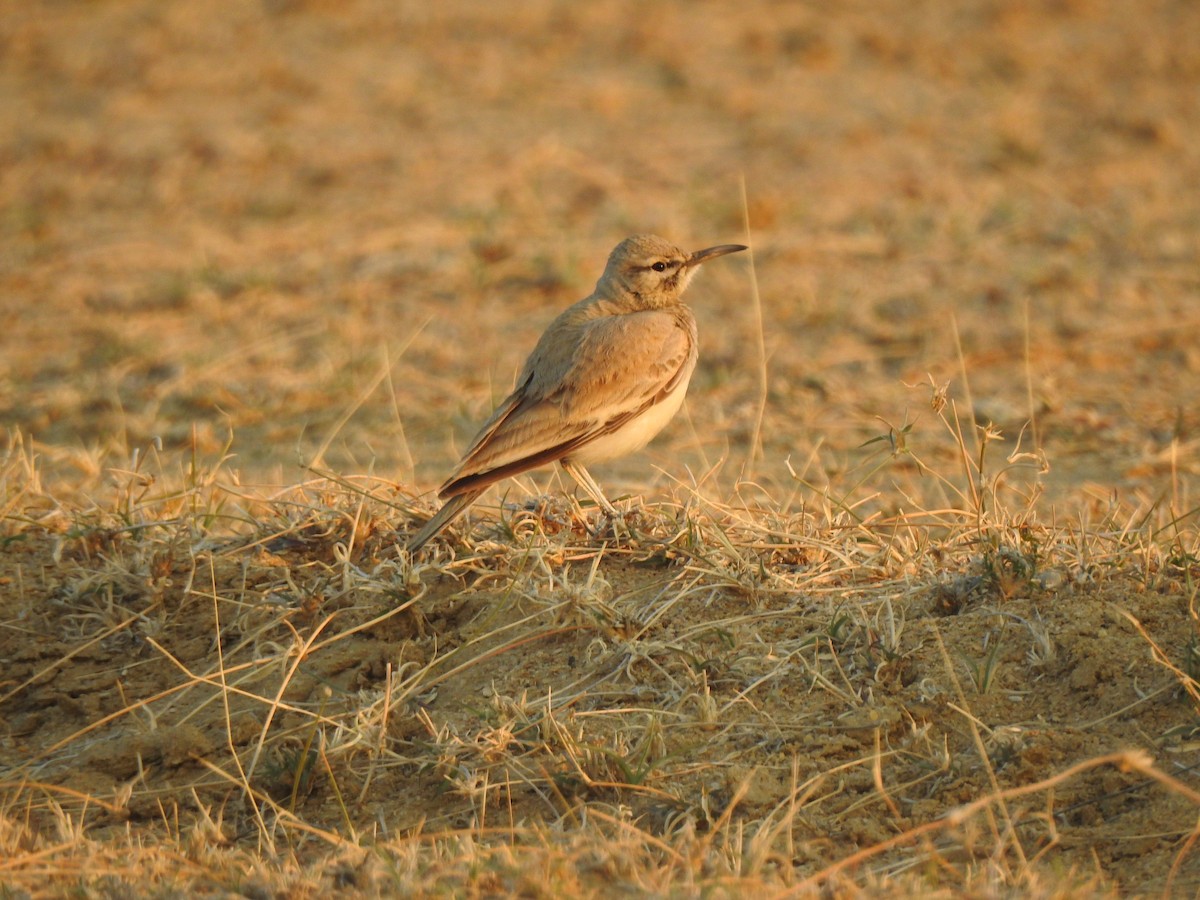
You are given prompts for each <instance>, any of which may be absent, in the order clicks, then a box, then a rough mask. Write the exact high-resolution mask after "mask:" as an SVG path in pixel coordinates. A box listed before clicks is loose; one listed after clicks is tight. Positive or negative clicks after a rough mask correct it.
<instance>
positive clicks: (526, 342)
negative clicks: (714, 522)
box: [0, 0, 1200, 498]
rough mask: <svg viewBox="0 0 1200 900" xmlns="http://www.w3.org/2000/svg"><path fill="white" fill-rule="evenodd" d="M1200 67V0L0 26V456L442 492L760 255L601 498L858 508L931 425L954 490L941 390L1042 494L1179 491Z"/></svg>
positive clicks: (722, 288) (329, 6) (251, 10)
mask: <svg viewBox="0 0 1200 900" xmlns="http://www.w3.org/2000/svg"><path fill="white" fill-rule="evenodd" d="M1197 48H1200V4H1197V3H1195V2H1193V0H1161V2H1141V0H1108V2H1106V0H1044V2H1020V0H1017V2H1001V0H996V2H984V0H974V2H966V3H955V4H938V3H932V4H913V3H910V2H906V0H883V2H872V3H848V4H833V5H830V4H815V3H794V2H772V0H744V2H741V3H737V4H731V3H722V2H716V0H700V2H689V3H655V4H646V3H638V2H632V0H592V2H588V3H572V2H566V0H530V2H523V3H520V4H495V3H493V4H486V3H479V2H463V0H442V2H438V3H417V2H396V0H388V2H384V0H359V2H345V3H343V2H337V3H335V2H328V0H311V2H304V0H262V2H245V0H236V2H235V0H209V2H206V3H203V4H199V3H185V2H164V0H97V2H69V0H45V2H20V3H18V2H8V3H4V4H3V15H2V16H0V329H2V333H3V339H2V340H3V343H2V344H0V425H2V426H3V427H4V429H5V430H6V433H7V435H8V439H9V441H10V442H11V441H13V440H15V436H16V435H20V436H21V438H22V440H24V441H25V442H26V444H25V446H26V447H27V448H28V447H30V446H32V447H33V449H35V450H36V452H37V453H38V454H39V455H40V456H41V458H42V466H43V468H44V471H45V473H46V476H47V477H50V478H56V479H61V482H62V484H64V485H67V484H86V483H88V481H89V480H91V479H96V478H102V477H103V474H102V472H103V469H104V467H105V466H120V465H127V464H128V460H129V459H130V457H131V454H132V452H133V451H134V450H136V449H138V448H145V447H146V446H148V445H149V444H150V443H151V442H153V441H154V440H156V439H160V440H161V442H162V444H163V447H164V450H165V451H167V452H168V453H178V454H181V455H182V456H183V457H186V456H187V455H188V454H189V453H190V452H191V449H192V448H193V447H194V448H195V449H196V450H197V451H198V452H199V453H200V454H201V455H210V456H216V455H219V454H220V453H221V451H222V448H223V447H225V445H226V443H227V442H228V441H229V440H230V436H231V435H232V445H231V447H230V451H231V452H232V453H234V454H235V458H234V460H233V462H232V465H233V467H234V468H236V469H237V470H238V471H240V473H241V478H242V480H243V481H244V482H254V483H257V484H261V485H268V486H269V485H276V484H289V483H292V482H295V481H298V480H302V479H304V478H306V477H308V473H307V472H306V471H305V470H303V469H302V468H301V467H300V466H299V463H301V462H311V461H313V460H314V459H319V460H320V461H321V462H322V464H323V465H324V466H325V467H326V468H329V469H332V470H334V471H338V472H340V473H342V474H360V473H364V472H368V471H369V472H373V473H374V474H376V475H379V476H381V477H384V478H387V479H394V480H397V481H401V482H403V483H405V484H406V485H408V484H413V485H415V486H416V488H417V489H418V490H427V489H429V488H432V487H434V486H436V484H437V483H438V482H439V481H440V480H441V478H442V477H443V476H444V475H445V474H446V473H447V472H448V470H449V469H450V468H451V467H452V465H453V463H454V462H455V461H456V460H457V456H458V452H459V450H460V449H461V448H462V446H463V445H464V443H465V442H466V441H467V440H469V438H470V437H471V435H472V433H473V432H474V429H475V428H476V426H477V425H478V424H479V423H480V421H481V420H482V419H483V418H484V417H485V416H486V415H487V413H488V412H489V411H490V410H491V408H492V405H493V403H494V402H495V401H496V400H498V399H499V398H500V397H501V396H503V395H504V394H505V393H506V392H507V391H508V389H509V387H510V386H511V383H512V378H513V376H514V374H515V372H516V370H517V369H518V368H519V367H520V365H521V363H522V361H523V360H524V357H525V354H526V353H527V352H528V351H529V350H530V349H531V348H532V346H533V343H534V341H535V340H536V338H537V336H538V334H540V332H541V330H542V329H543V328H544V327H545V325H546V324H547V323H548V322H549V321H550V319H551V318H553V316H554V315H555V314H556V313H557V312H558V311H559V310H561V309H562V308H563V307H565V306H566V305H568V304H570V303H572V302H574V301H575V300H577V299H579V298H581V297H583V296H584V295H586V294H587V293H588V292H589V291H590V289H591V287H592V285H593V284H594V282H595V280H596V278H597V277H598V276H599V274H600V271H601V269H602V267H603V264H604V260H605V258H606V256H607V254H608V252H609V250H610V249H611V248H612V246H613V245H614V244H616V243H617V241H619V240H620V239H621V238H623V237H625V236H626V235H628V234H630V233H634V232H644V231H649V232H656V233H659V234H662V235H663V236H665V237H668V238H669V239H671V240H673V241H675V242H676V243H678V244H680V245H682V246H683V247H685V248H688V249H695V248H698V247H702V246H708V245H710V244H716V243H723V242H732V241H741V242H747V243H750V244H752V245H753V257H752V259H748V258H746V255H742V257H738V258H731V260H724V261H722V262H721V263H720V264H714V265H712V266H709V267H708V268H707V269H706V270H705V272H704V274H703V276H702V277H701V278H700V279H698V280H697V282H696V283H695V286H694V287H693V288H692V289H691V291H690V292H689V295H688V299H689V301H690V302H691V304H692V306H693V307H694V308H695V309H696V312H697V316H698V318H699V320H700V327H701V342H702V345H701V361H700V366H699V368H698V371H697V375H696V377H695V380H694V381H693V383H692V389H691V392H690V395H689V401H688V405H687V415H686V416H680V417H679V419H678V420H677V421H676V422H674V423H673V424H672V425H671V426H670V428H669V429H668V430H667V431H666V432H664V434H663V436H662V437H661V438H660V439H659V440H658V441H657V442H656V443H655V444H653V445H652V446H651V447H650V448H648V449H647V450H646V451H645V452H644V453H643V454H640V455H639V456H638V457H635V458H633V459H630V460H626V461H622V462H620V463H615V464H612V465H610V466H606V467H603V469H602V470H601V469H598V470H597V472H596V474H597V477H598V478H599V479H600V480H601V482H602V483H605V484H606V485H613V487H614V493H617V494H619V493H620V490H621V489H622V488H623V489H628V490H642V489H647V488H653V487H654V486H655V485H656V483H660V482H664V481H665V480H667V476H666V475H665V474H663V472H662V471H660V470H659V469H658V468H655V467H661V468H662V469H665V470H666V471H667V472H668V473H669V474H670V475H671V476H674V477H678V478H682V479H685V480H688V479H689V478H690V477H693V476H694V477H695V478H697V479H699V478H701V477H703V474H704V473H705V472H706V471H709V470H710V469H712V467H714V466H718V464H721V465H720V469H719V476H718V477H719V478H720V479H723V483H725V484H729V483H732V482H733V481H734V480H735V479H737V478H738V477H747V476H752V477H754V478H755V479H757V480H758V481H760V482H761V483H762V484H763V485H764V486H766V487H767V489H768V490H769V491H772V492H785V491H787V490H790V489H791V488H792V487H794V486H795V484H796V482H795V480H794V475H793V472H794V473H795V475H798V476H801V477H803V478H804V480H806V481H808V482H810V483H812V484H815V485H818V486H821V485H825V484H829V483H834V482H836V481H837V480H838V479H839V478H849V479H851V480H855V479H857V478H858V475H857V474H855V473H860V472H862V471H867V470H869V469H870V468H871V467H872V466H873V465H874V464H873V463H872V462H871V459H873V458H878V454H880V453H881V452H885V453H886V442H880V443H877V444H873V445H868V447H866V448H864V447H862V445H863V443H864V442H865V441H868V440H870V439H871V438H872V437H876V436H880V435H884V434H886V433H887V432H888V430H889V427H892V428H893V429H895V430H896V431H900V430H902V429H903V428H904V426H905V425H906V424H913V423H915V424H913V428H912V431H911V434H910V435H909V436H908V438H907V440H908V441H909V443H910V448H911V449H912V450H913V451H914V452H915V453H917V455H918V456H919V457H920V458H921V459H922V460H924V461H925V462H926V463H929V464H931V465H935V466H936V465H937V464H938V463H942V464H944V465H946V466H947V467H948V468H953V467H954V466H956V465H958V463H957V461H956V457H955V455H954V453H955V448H954V443H953V441H952V440H950V439H948V436H947V434H946V432H945V429H944V428H943V426H942V425H940V424H939V423H938V420H937V418H936V416H935V414H934V412H933V410H932V409H931V408H930V400H931V394H932V389H931V386H930V385H931V384H933V385H937V386H939V387H940V386H942V385H944V384H945V383H947V382H948V383H949V395H948V396H949V398H950V399H951V400H952V401H953V404H954V405H953V407H951V409H957V412H958V414H959V416H960V417H961V420H962V422H963V426H964V428H966V429H967V431H968V432H969V431H970V428H969V426H968V425H967V423H968V421H969V420H970V419H971V418H972V417H974V418H975V419H977V420H978V421H980V422H981V423H983V422H989V421H990V422H994V423H995V425H996V426H997V427H998V428H999V430H1000V431H1001V432H1002V433H1003V435H1004V438H1005V441H1004V443H1003V444H1002V445H999V444H998V445H997V446H999V447H1001V449H1000V450H998V451H996V452H998V453H999V454H1000V455H1001V456H1003V455H1006V454H1009V453H1011V452H1013V451H1014V450H1016V449H1021V450H1026V451H1031V452H1032V451H1036V450H1039V449H1040V450H1044V453H1045V456H1046V458H1047V460H1048V461H1049V464H1050V470H1049V472H1048V473H1042V474H1040V475H1039V474H1037V467H1036V465H1028V466H1027V469H1024V470H1023V471H1026V472H1027V475H1028V478H1030V479H1034V478H1040V479H1042V482H1043V484H1044V486H1045V487H1046V488H1047V489H1048V490H1049V491H1051V492H1052V493H1053V494H1054V495H1055V496H1056V497H1063V498H1069V497H1079V496H1081V493H1080V492H1081V491H1082V492H1083V493H1084V494H1087V493H1088V492H1089V491H1090V492H1091V493H1093V494H1099V493H1102V492H1103V491H1104V490H1108V489H1109V488H1111V487H1118V488H1121V489H1133V490H1140V489H1146V490H1148V491H1153V490H1156V489H1157V487H1156V486H1158V485H1161V484H1164V483H1167V482H1168V481H1170V482H1171V483H1172V484H1174V485H1175V486H1176V487H1178V485H1179V479H1180V478H1181V477H1182V476H1186V475H1188V474H1194V473H1195V472H1196V471H1197V469H1198V468H1200V458H1198V456H1197V453H1196V449H1197V429H1198V428H1200V401H1198V400H1197V399H1196V398H1197V396H1198V388H1200V342H1198V341H1197V331H1198V330H1200V303H1198V302H1197V299H1198V298H1197V293H1198V290H1200V267H1198V266H1197V259H1198V258H1200V190H1198V189H1197V185H1200V149H1198V142H1197V137H1198V136H1200V135H1198V134H1197V122H1200V52H1198V50H1197ZM743 192H744V193H743ZM751 264H752V265H753V269H751ZM755 287H757V295H756V292H755ZM756 296H757V300H756ZM760 320H761V321H760ZM760 346H761V348H762V349H761V351H760ZM764 388H765V390H764ZM1023 428H1024V433H1023V434H1022V429H1023ZM1019 435H1021V444H1020V446H1019V448H1018V442H1017V439H1018V436H1019ZM29 442H32V444H30V443H29ZM322 450H323V451H324V452H323V453H322V452H321V451H322ZM318 454H319V456H318ZM872 454H875V455H876V456H875V457H872ZM789 461H790V469H789ZM1026 462H1027V463H1028V461H1026ZM902 463H903V461H901V463H897V464H896V465H902ZM910 471H911V473H912V474H913V476H914V477H916V475H917V470H916V469H915V468H912V467H910ZM891 472H892V474H891V475H890V476H887V477H894V475H895V470H894V469H892V470H891ZM688 473H692V475H690V476H689V474H688ZM1029 473H1032V474H1029ZM554 478H555V476H554V475H553V474H552V473H545V474H540V475H537V476H535V477H533V478H532V479H531V480H530V481H528V482H526V485H527V486H529V485H532V486H535V487H537V488H538V489H543V488H546V487H554V486H555V485H556V484H557V482H555V481H554ZM884 487H885V489H886V485H885V486H884Z"/></svg>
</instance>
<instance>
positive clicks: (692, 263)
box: [596, 234, 746, 308]
mask: <svg viewBox="0 0 1200 900" xmlns="http://www.w3.org/2000/svg"><path fill="white" fill-rule="evenodd" d="M745 249H746V248H745V247H744V246H742V245H741V244H721V245H720V246H719V247H708V248H707V249H705V250H697V251H696V252H695V253H687V252H685V251H683V250H680V249H679V248H678V247H676V246H675V245H674V244H672V243H671V242H670V241H667V240H664V239H663V238H660V237H657V236H655V235H653V234H635V235H633V237H627V238H625V240H623V241H621V243H619V244H617V246H616V247H615V248H614V249H613V252H612V253H610V254H609V256H608V265H606V266H605V267H604V274H603V275H602V276H600V281H599V282H598V283H597V284H596V291H597V293H600V294H603V295H605V296H608V297H611V298H612V299H614V300H618V301H620V300H623V299H624V300H633V301H634V302H635V303H636V304H637V305H638V306H639V307H643V308H661V307H664V306H670V305H671V304H673V303H678V302H679V297H680V295H681V294H682V293H683V292H684V289H685V288H686V287H687V286H688V282H689V281H691V280H692V276H693V275H695V274H696V270H697V269H698V268H699V266H700V264H701V263H702V262H705V261H706V260H709V259H713V258H715V257H718V256H724V255H725V254H726V253H737V252H738V251H739V250H745Z"/></svg>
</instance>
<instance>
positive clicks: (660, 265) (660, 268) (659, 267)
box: [650, 260, 667, 272]
mask: <svg viewBox="0 0 1200 900" xmlns="http://www.w3.org/2000/svg"><path fill="white" fill-rule="evenodd" d="M650 268H652V269H653V270H654V271H655V272H665V271H667V264H666V263H665V262H662V261H661V260H660V261H659V262H656V263H655V264H654V265H652V266H651V267H650Z"/></svg>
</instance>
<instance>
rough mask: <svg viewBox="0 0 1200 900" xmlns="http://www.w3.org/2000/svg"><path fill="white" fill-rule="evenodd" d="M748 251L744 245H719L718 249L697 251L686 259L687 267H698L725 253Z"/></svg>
mask: <svg viewBox="0 0 1200 900" xmlns="http://www.w3.org/2000/svg"><path fill="white" fill-rule="evenodd" d="M746 249H749V248H747V247H746V246H745V245H744V244H721V245H720V246H719V247H709V248H708V249H706V250H697V251H696V252H695V253H693V254H692V255H691V256H689V257H688V259H687V265H689V266H698V265H700V263H702V262H707V261H708V260H710V259H714V258H716V257H718V256H724V255H725V254H726V253H738V252H740V251H742V250H746Z"/></svg>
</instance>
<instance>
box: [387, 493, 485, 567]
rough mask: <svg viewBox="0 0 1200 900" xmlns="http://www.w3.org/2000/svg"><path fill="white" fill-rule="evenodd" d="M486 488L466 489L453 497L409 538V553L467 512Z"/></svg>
mask: <svg viewBox="0 0 1200 900" xmlns="http://www.w3.org/2000/svg"><path fill="white" fill-rule="evenodd" d="M484 490H485V489H480V490H477V491H465V492H463V493H461V494H458V495H457V496H454V497H451V498H450V499H449V500H447V501H446V504H445V505H444V506H443V507H442V508H441V509H439V510H438V511H437V512H436V513H434V515H433V518H431V519H430V520H429V521H428V522H426V523H425V524H424V525H423V526H421V530H420V531H418V532H417V533H416V534H414V535H413V536H412V537H411V538H409V539H408V546H407V547H406V548H405V549H406V550H408V552H409V553H416V552H417V551H418V550H420V549H421V548H422V547H424V546H425V545H426V544H427V543H429V541H431V540H433V538H435V537H437V536H438V535H439V534H441V533H442V532H443V531H444V530H445V529H446V526H448V525H449V524H450V523H451V522H453V521H454V520H455V519H457V518H458V517H459V516H461V515H462V514H463V513H464V512H466V511H467V507H468V506H470V505H471V504H472V503H474V502H475V501H476V500H477V499H478V498H479V495H480V494H482V493H483V491H484Z"/></svg>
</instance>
